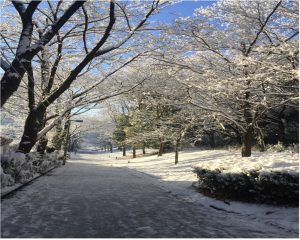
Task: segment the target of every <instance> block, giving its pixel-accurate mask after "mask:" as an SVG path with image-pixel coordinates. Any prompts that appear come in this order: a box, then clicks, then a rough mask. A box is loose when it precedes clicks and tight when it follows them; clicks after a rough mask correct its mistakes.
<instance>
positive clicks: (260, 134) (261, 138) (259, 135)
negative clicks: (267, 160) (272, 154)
mask: <svg viewBox="0 0 300 240" xmlns="http://www.w3.org/2000/svg"><path fill="white" fill-rule="evenodd" d="M256 141H257V145H258V148H259V151H260V152H264V151H266V145H265V140H264V134H263V132H262V130H261V129H257V130H256Z"/></svg>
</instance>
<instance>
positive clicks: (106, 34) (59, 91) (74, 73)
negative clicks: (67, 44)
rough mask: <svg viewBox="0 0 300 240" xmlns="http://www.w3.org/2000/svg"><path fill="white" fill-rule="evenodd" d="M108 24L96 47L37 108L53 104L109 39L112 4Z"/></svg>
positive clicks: (113, 19)
mask: <svg viewBox="0 0 300 240" xmlns="http://www.w3.org/2000/svg"><path fill="white" fill-rule="evenodd" d="M109 16H110V20H109V24H108V26H107V28H106V30H105V32H104V35H103V36H102V38H101V40H100V41H99V42H98V43H97V45H96V46H95V47H94V48H93V50H92V51H91V52H89V54H87V55H86V57H85V58H84V59H83V60H82V62H81V63H79V64H78V65H77V67H75V68H74V69H73V70H72V71H71V73H70V75H69V76H68V78H67V79H66V80H65V81H64V82H63V83H62V85H61V86H60V87H59V88H58V89H57V90H56V91H55V92H53V93H52V94H51V95H50V96H49V97H48V98H47V99H46V100H44V101H43V102H42V103H41V104H39V106H38V107H42V108H43V107H47V106H49V105H50V104H51V103H53V102H54V101H55V100H56V99H57V98H58V97H59V96H60V95H61V94H62V93H63V92H64V91H66V90H67V89H68V88H69V87H70V85H71V84H72V82H73V81H74V80H75V79H76V77H77V76H78V74H79V73H80V72H81V71H82V70H83V69H84V68H85V67H86V66H87V64H88V63H89V62H90V61H91V60H92V59H93V58H94V57H95V54H96V52H97V51H98V50H99V48H100V47H101V46H102V45H103V44H104V43H105V42H106V40H107V39H108V37H109V34H110V31H111V30H112V27H113V25H114V23H115V20H116V19H115V4H114V2H112V1H111V2H110V11H109Z"/></svg>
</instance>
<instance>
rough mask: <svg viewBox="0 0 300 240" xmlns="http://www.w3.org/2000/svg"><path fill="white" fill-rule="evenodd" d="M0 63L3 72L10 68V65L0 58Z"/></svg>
mask: <svg viewBox="0 0 300 240" xmlns="http://www.w3.org/2000/svg"><path fill="white" fill-rule="evenodd" d="M0 63H1V68H2V69H3V71H6V70H7V69H9V68H10V64H9V63H8V62H6V61H5V60H4V59H3V58H2V57H1V60H0Z"/></svg>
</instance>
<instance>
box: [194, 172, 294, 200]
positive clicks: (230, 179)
mask: <svg viewBox="0 0 300 240" xmlns="http://www.w3.org/2000/svg"><path fill="white" fill-rule="evenodd" d="M194 172H195V173H196V174H197V176H198V180H199V183H198V188H199V190H200V191H201V192H202V193H203V194H206V195H209V196H212V197H215V198H219V199H233V200H239V201H246V202H255V203H269V204H276V205H277V204H279V205H291V206H298V205H299V175H298V174H290V173H283V172H260V171H259V170H252V171H245V172H239V173H230V172H226V173H224V172H223V171H222V169H221V170H220V169H217V170H208V169H204V168H201V167H194Z"/></svg>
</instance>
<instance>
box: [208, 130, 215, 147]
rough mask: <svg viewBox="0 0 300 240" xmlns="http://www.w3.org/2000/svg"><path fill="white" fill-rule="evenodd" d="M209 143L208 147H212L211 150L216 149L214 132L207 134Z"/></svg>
mask: <svg viewBox="0 0 300 240" xmlns="http://www.w3.org/2000/svg"><path fill="white" fill-rule="evenodd" d="M209 143H210V147H212V148H213V149H214V148H215V147H216V141H215V133H214V132H211V133H210V134H209Z"/></svg>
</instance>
